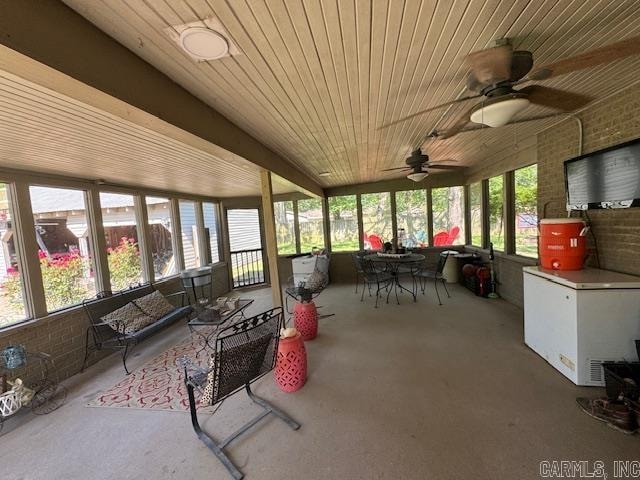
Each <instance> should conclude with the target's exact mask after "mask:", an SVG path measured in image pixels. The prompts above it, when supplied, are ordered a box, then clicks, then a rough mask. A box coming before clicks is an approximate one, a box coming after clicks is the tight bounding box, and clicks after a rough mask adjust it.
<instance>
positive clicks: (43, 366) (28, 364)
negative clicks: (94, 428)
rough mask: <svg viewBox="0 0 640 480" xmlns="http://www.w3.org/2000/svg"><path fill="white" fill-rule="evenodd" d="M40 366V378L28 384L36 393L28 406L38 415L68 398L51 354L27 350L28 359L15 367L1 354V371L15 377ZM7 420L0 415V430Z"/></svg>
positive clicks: (60, 404)
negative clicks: (9, 364)
mask: <svg viewBox="0 0 640 480" xmlns="http://www.w3.org/2000/svg"><path fill="white" fill-rule="evenodd" d="M34 364H38V366H37V367H34V366H33V365H34ZM38 367H39V369H40V371H41V374H40V378H39V379H38V380H36V381H35V382H33V383H31V384H30V385H27V386H28V388H30V389H31V390H33V391H34V392H35V393H34V396H33V398H32V399H31V402H30V403H29V404H28V405H27V406H26V407H27V408H29V409H30V410H31V412H32V413H34V414H36V415H46V414H48V413H51V412H53V411H55V410H57V409H58V408H60V407H61V406H62V405H64V403H65V401H66V399H67V389H66V387H64V386H62V385H60V383H59V382H58V378H57V374H56V373H55V365H54V362H53V359H52V358H51V355H49V354H47V353H43V352H38V353H30V352H27V353H26V361H25V362H24V363H23V364H22V365H20V366H18V367H15V368H11V367H8V366H7V365H6V363H5V362H4V359H3V358H2V357H1V356H0V373H5V374H6V375H7V376H8V377H10V378H13V379H16V378H20V377H21V376H24V373H26V371H27V368H29V369H30V370H31V369H33V368H38ZM5 420H6V418H5V417H3V416H2V415H0V431H2V428H3V427H4V421H5Z"/></svg>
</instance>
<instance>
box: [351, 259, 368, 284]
mask: <svg viewBox="0 0 640 480" xmlns="http://www.w3.org/2000/svg"><path fill="white" fill-rule="evenodd" d="M364 255H365V254H364V252H356V253H352V254H351V258H352V259H353V265H354V267H355V270H356V293H358V285H360V282H362V283H363V288H364V271H363V270H362V262H360V260H362V257H363V256H364Z"/></svg>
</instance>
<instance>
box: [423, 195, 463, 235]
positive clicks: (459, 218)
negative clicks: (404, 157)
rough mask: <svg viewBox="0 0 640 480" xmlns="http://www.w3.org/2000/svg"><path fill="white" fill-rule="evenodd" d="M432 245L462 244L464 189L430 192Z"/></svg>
mask: <svg viewBox="0 0 640 480" xmlns="http://www.w3.org/2000/svg"><path fill="white" fill-rule="evenodd" d="M431 211H432V213H433V245H434V246H436V247H439V246H445V245H462V244H464V188H463V187H444V188H434V189H433V190H431Z"/></svg>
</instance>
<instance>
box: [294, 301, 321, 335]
mask: <svg viewBox="0 0 640 480" xmlns="http://www.w3.org/2000/svg"><path fill="white" fill-rule="evenodd" d="M293 325H294V326H295V327H296V329H297V330H298V331H299V332H300V335H302V339H303V340H304V341H305V342H306V341H308V340H313V339H314V338H316V336H317V335H318V310H317V308H316V304H315V303H313V302H298V303H296V305H295V307H294V308H293Z"/></svg>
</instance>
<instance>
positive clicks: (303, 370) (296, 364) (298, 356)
mask: <svg viewBox="0 0 640 480" xmlns="http://www.w3.org/2000/svg"><path fill="white" fill-rule="evenodd" d="M275 379H276V383H277V384H278V387H280V390H282V391H283V392H287V393H291V392H296V391H298V390H300V389H301V388H302V387H303V386H304V384H305V382H306V381H307V351H306V350H305V348H304V340H302V335H300V332H298V333H297V334H296V336H294V337H289V338H281V339H280V342H279V343H278V356H277V359H276V369H275Z"/></svg>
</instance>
